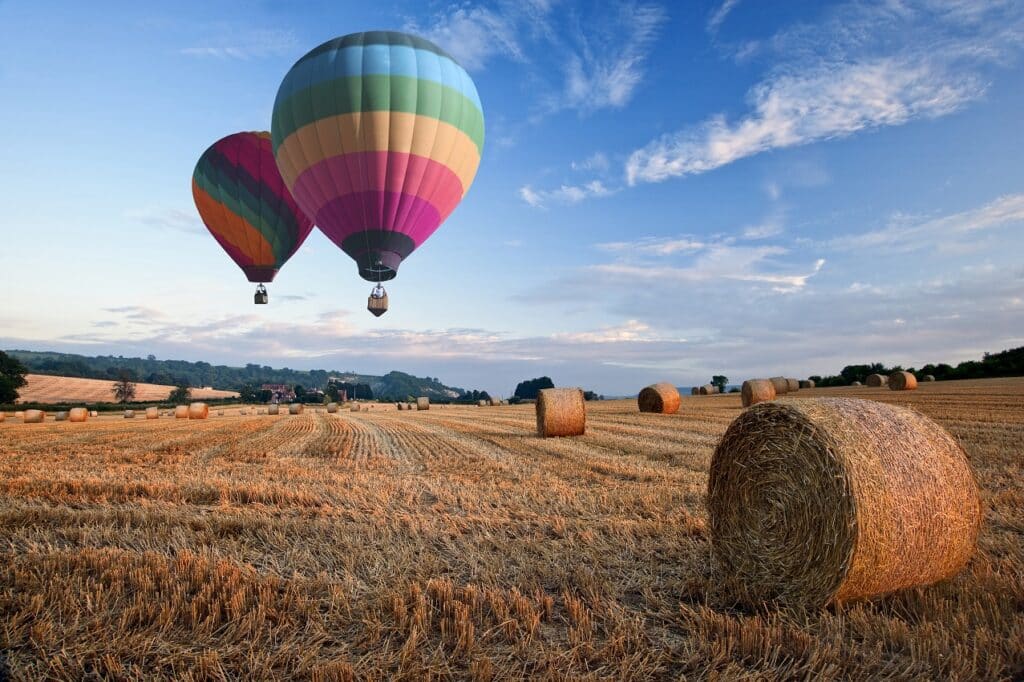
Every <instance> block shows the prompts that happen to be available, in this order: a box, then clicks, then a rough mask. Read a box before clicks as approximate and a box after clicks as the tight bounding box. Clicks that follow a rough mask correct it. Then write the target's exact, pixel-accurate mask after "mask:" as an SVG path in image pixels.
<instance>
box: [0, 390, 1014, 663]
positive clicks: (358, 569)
mask: <svg viewBox="0 0 1024 682" xmlns="http://www.w3.org/2000/svg"><path fill="white" fill-rule="evenodd" d="M815 395H819V396H820V395H843V396H851V397H864V398H870V399H876V400H882V401H885V402H893V403H899V404H906V405H910V406H911V407H914V408H915V409H918V410H920V411H922V412H923V413H925V414H927V415H928V416H931V417H933V418H935V419H936V420H938V421H939V422H940V423H941V424H943V425H944V426H945V427H946V428H947V429H949V430H950V431H951V432H952V433H953V434H954V435H955V436H956V437H958V438H959V439H960V440H961V442H962V443H963V445H964V448H965V449H966V451H967V454H968V456H969V458H970V460H971V462H972V465H973V467H974V469H975V472H976V474H977V477H978V480H979V483H980V486H981V490H982V499H983V503H984V506H985V522H984V527H983V529H982V533H981V538H980V546H979V551H978V553H977V554H976V556H975V557H974V559H973V560H972V561H971V563H970V564H969V566H968V567H967V569H966V570H965V571H964V572H963V573H962V574H961V575H960V576H958V577H957V578H956V579H954V580H952V581H949V582H947V583H944V584H941V585H938V586H935V587H932V588H928V589H923V590H914V591H909V592H906V593H902V594H899V595H896V596H891V597H888V598H883V599H879V600H876V601H873V602H868V603H860V604H851V605H846V606H843V607H839V608H830V609H827V610H824V611H820V612H809V613H807V612H797V611H785V612H782V611H779V610H777V609H773V608H770V607H765V608H762V609H749V608H744V607H740V606H738V605H736V604H735V603H734V601H733V600H732V598H731V596H730V595H729V594H727V593H724V592H723V591H722V590H721V589H720V588H719V587H718V581H717V580H716V576H715V573H714V569H713V566H712V563H711V561H710V545H709V538H708V524H707V514H706V511H705V507H704V500H703V498H704V494H705V490H706V486H707V472H708V466H709V462H710V459H711V454H712V452H713V450H714V447H715V444H716V443H717V440H718V438H719V436H720V435H721V434H722V433H723V432H724V430H725V428H726V427H727V426H728V424H729V422H730V421H731V420H732V419H733V418H735V417H736V416H737V415H738V414H739V413H740V406H739V397H738V396H737V395H727V396H707V397H686V398H684V399H683V406H682V408H681V409H680V412H679V414H677V415H673V416H656V415H641V414H639V413H638V412H637V411H636V405H635V402H634V401H609V402H604V403H590V404H588V431H587V435H586V436H584V437H580V438H575V439H547V440H542V439H539V438H537V437H536V436H535V434H534V413H533V407H532V406H518V407H488V408H477V407H446V408H439V407H437V406H434V407H432V408H431V409H430V410H429V411H425V412H397V411H394V410H393V408H392V409H385V408H382V407H381V408H378V409H375V410H374V411H372V412H368V413H367V412H360V413H351V412H347V411H345V412H342V413H338V414H326V413H314V412H311V411H307V412H306V413H305V414H303V415H299V416H286V415H283V416H277V417H274V416H239V415H238V414H237V410H230V411H229V412H230V414H229V416H226V417H220V418H211V419H209V420H207V421H187V420H173V419H166V418H163V419H160V420H155V421H146V420H140V419H136V420H124V419H121V418H119V417H102V418H99V419H93V420H90V421H89V422H87V423H85V424H70V423H67V422H61V423H54V422H47V423H46V424H42V425H32V424H21V423H14V421H15V420H12V419H10V418H8V420H7V421H6V422H4V423H0V650H2V651H3V654H2V655H3V658H4V661H5V662H6V666H7V668H9V672H10V673H11V674H12V676H13V677H14V678H15V679H26V680H37V679H69V680H71V679H83V678H112V679H153V678H168V679H181V680H189V679H289V680H290V679H312V680H345V679H353V678H370V679H394V678H407V679H426V678H434V679H446V678H471V679H478V680H487V679H508V678H531V679H536V678H541V679H545V678H546V679H566V678H595V679H596V678H614V679H665V678H669V679H673V678H681V677H687V678H703V677H709V676H710V677H713V676H721V677H725V678H730V679H732V678H750V679H765V678H786V679H792V678H846V679H868V678H871V679H878V678H883V677H895V678H919V679H935V678H950V679H979V678H981V679H1012V678H1020V677H1021V676H1024V476H1022V472H1024V466H1022V454H1021V443H1022V442H1024V379H1012V380H986V381H964V382H950V383H937V384H924V385H922V386H921V388H920V389H919V390H918V391H916V392H913V393H894V392H890V391H888V390H886V389H866V388H865V389H815V390H803V391H800V393H798V394H797V396H796V397H797V398H802V397H809V396H815ZM2 665H3V662H2V661H0V666H2Z"/></svg>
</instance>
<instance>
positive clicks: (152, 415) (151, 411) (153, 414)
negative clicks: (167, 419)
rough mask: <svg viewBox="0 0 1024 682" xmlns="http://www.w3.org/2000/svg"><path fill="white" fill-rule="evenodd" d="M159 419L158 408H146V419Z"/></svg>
mask: <svg viewBox="0 0 1024 682" xmlns="http://www.w3.org/2000/svg"><path fill="white" fill-rule="evenodd" d="M159 418H160V409H159V408H157V407H147V408H146V419H159Z"/></svg>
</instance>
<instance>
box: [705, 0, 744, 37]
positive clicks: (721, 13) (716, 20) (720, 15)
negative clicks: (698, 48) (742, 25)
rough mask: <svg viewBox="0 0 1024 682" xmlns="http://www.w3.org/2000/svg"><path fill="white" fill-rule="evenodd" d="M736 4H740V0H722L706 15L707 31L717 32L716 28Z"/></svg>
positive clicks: (719, 26)
mask: <svg viewBox="0 0 1024 682" xmlns="http://www.w3.org/2000/svg"><path fill="white" fill-rule="evenodd" d="M738 4H740V0H722V4H721V5H719V6H718V7H717V8H716V9H715V11H714V12H712V13H711V16H710V17H708V24H707V30H708V33H712V34H714V33H718V29H719V28H721V26H722V22H724V21H725V18H726V17H727V16H729V13H730V12H732V11H733V10H734V9H735V8H736V5H738Z"/></svg>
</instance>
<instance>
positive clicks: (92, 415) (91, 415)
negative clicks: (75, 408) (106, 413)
mask: <svg viewBox="0 0 1024 682" xmlns="http://www.w3.org/2000/svg"><path fill="white" fill-rule="evenodd" d="M89 416H90V417H98V416H100V413H99V412H97V411H96V410H89Z"/></svg>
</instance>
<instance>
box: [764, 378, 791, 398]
mask: <svg viewBox="0 0 1024 682" xmlns="http://www.w3.org/2000/svg"><path fill="white" fill-rule="evenodd" d="M768 381H770V382H772V386H774V387H775V395H776V396H780V395H786V394H787V393H789V380H788V379H786V377H772V378H771V379H769V380H768Z"/></svg>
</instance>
